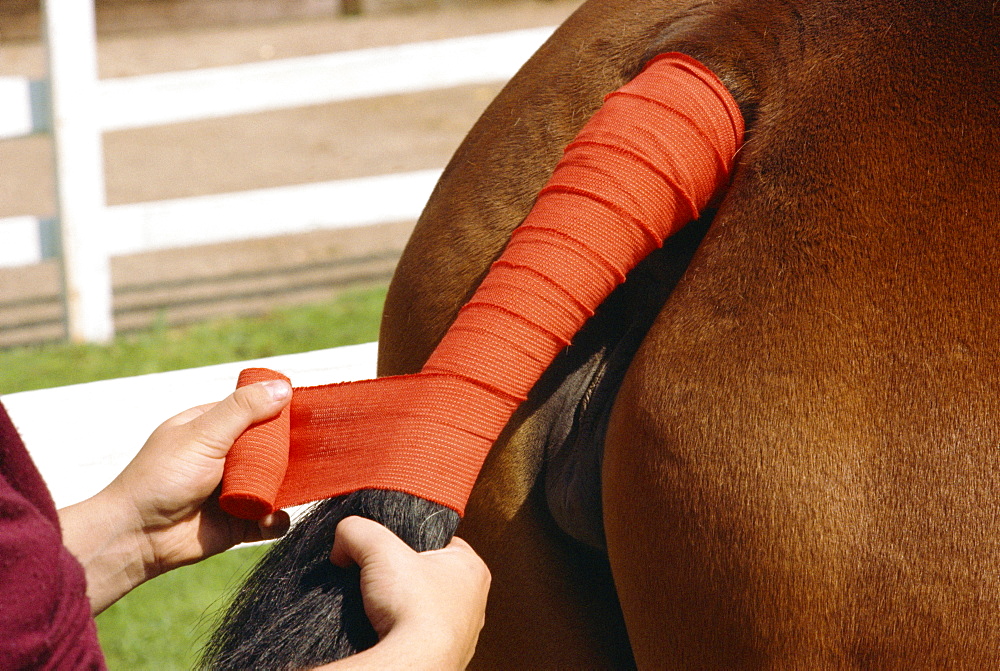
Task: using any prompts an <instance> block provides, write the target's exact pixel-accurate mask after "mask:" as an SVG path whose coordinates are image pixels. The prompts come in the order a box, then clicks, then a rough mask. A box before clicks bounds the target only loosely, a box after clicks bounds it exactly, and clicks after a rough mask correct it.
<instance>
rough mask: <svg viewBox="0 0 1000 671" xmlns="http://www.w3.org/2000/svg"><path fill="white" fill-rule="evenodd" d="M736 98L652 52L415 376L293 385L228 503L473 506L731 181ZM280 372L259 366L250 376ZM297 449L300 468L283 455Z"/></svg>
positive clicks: (233, 455)
mask: <svg viewBox="0 0 1000 671" xmlns="http://www.w3.org/2000/svg"><path fill="white" fill-rule="evenodd" d="M742 135H743V120H742V117H741V115H740V112H739V108H738V107H737V105H736V103H735V102H734V101H733V99H732V97H731V96H730V95H729V92H728V91H727V90H726V88H725V87H724V86H723V85H722V83H721V82H720V81H719V80H718V79H717V78H716V77H715V75H714V74H712V72H711V71H709V70H708V69H707V68H705V67H704V66H703V65H701V64H700V63H698V62H697V61H695V60H693V59H691V58H689V57H687V56H684V55H682V54H664V55H662V56H659V57H658V58H656V59H654V60H653V61H651V62H650V63H649V65H647V67H646V69H645V70H643V72H642V73H641V74H640V75H639V76H638V77H636V78H635V79H634V80H632V81H631V82H629V83H628V84H626V85H625V86H623V87H622V88H620V89H618V90H617V91H615V92H613V93H611V94H610V95H609V96H608V97H607V98H606V99H605V103H604V105H603V106H602V107H601V109H600V110H598V112H597V114H595V115H594V117H593V118H592V119H591V120H590V121H589V122H588V123H587V124H586V125H585V126H584V128H583V130H581V131H580V134H579V135H577V137H576V139H574V140H573V142H572V143H571V144H570V145H569V147H567V149H566V153H565V155H564V157H563V158H562V160H561V161H560V162H559V164H558V165H557V166H556V169H555V172H554V173H553V175H552V178H551V179H550V180H549V182H548V184H546V186H545V187H544V188H543V189H542V191H541V193H540V194H539V197H538V200H537V201H536V203H535V206H534V208H533V209H532V210H531V212H530V213H529V214H528V216H527V218H526V219H525V220H524V222H523V223H522V224H521V226H520V227H518V228H517V229H516V230H515V231H514V233H513V234H512V235H511V239H510V242H509V243H508V245H507V247H506V249H505V250H504V252H503V254H502V255H501V256H500V258H499V259H498V260H497V261H496V262H495V263H494V264H493V266H492V268H490V271H489V273H488V274H487V275H486V278H485V279H484V280H483V282H482V284H481V285H480V287H479V289H478V290H477V291H476V293H475V294H474V295H473V296H472V299H471V300H470V301H469V302H468V303H467V304H466V305H465V306H464V307H463V308H462V309H461V311H460V312H459V314H458V317H457V318H456V320H455V323H454V324H453V325H452V326H451V328H450V329H449V330H448V332H447V333H446V334H445V336H444V338H443V339H442V341H441V343H440V344H439V345H438V347H437V348H436V349H435V350H434V352H433V353H432V354H431V357H430V359H429V360H428V361H427V364H426V365H425V366H424V368H423V370H422V371H421V372H420V373H418V374H416V375H404V376H397V377H385V378H379V379H377V380H365V381H362V382H348V383H344V384H334V385H326V386H321V387H303V388H298V389H295V391H294V394H293V396H292V402H291V407H290V411H288V412H287V414H286V415H284V416H281V417H278V418H276V419H275V420H272V421H270V422H265V423H263V424H260V425H257V426H254V427H251V428H250V429H248V430H247V431H246V432H245V433H244V434H243V436H241V437H240V439H239V440H238V441H237V442H236V444H235V445H234V446H233V449H232V450H231V451H230V453H229V457H228V459H227V461H226V472H225V476H224V478H223V490H222V491H223V493H222V495H221V498H220V501H221V504H222V507H223V508H224V509H225V510H227V511H228V512H230V513H232V514H234V515H237V516H239V517H244V518H248V519H257V518H260V517H262V516H263V515H264V514H266V513H269V512H272V511H273V510H275V509H278V508H283V507H287V506H292V505H297V504H301V503H306V502H309V501H314V500H317V499H321V498H327V497H330V496H337V495H340V494H346V493H349V492H352V491H356V490H359V489H391V490H398V491H404V492H408V493H410V494H414V495H416V496H420V497H422V498H425V499H429V500H431V501H435V502H437V503H440V504H443V505H445V506H448V507H449V508H452V509H454V510H456V511H457V512H458V513H459V514H462V513H463V512H464V508H465V503H466V501H467V500H468V498H469V493H470V492H471V490H472V486H473V484H474V483H475V481H476V477H477V476H478V474H479V469H480V468H481V466H482V463H483V460H484V459H485V458H486V455H487V453H488V452H489V450H490V448H491V447H492V445H493V442H494V441H495V440H496V438H497V436H498V435H499V434H500V432H501V431H502V430H503V428H504V426H505V425H506V424H507V421H508V420H509V419H510V416H511V415H512V414H513V413H514V411H515V410H516V409H517V407H518V405H519V404H520V403H521V402H522V401H523V400H524V399H525V398H526V397H527V394H528V392H529V391H530V390H531V388H532V386H534V384H535V382H536V381H537V380H538V378H539V377H541V375H542V373H544V372H545V369H546V368H548V366H549V364H551V362H552V360H553V359H554V358H555V357H556V355H557V354H558V353H559V352H560V351H561V350H562V349H563V348H564V347H565V346H566V345H567V344H568V343H569V342H570V340H571V339H572V338H573V336H574V335H575V334H576V332H577V331H578V330H579V329H580V327H581V326H583V324H584V322H586V320H587V319H588V318H589V317H590V316H591V315H592V314H593V312H594V310H595V309H596V308H597V306H598V305H600V304H601V302H602V301H603V300H604V299H605V298H606V297H607V296H608V294H610V293H611V291H612V290H613V289H614V288H615V287H616V286H618V285H619V284H620V283H621V282H622V281H624V279H625V275H626V274H627V273H628V272H629V271H630V270H631V269H632V268H633V267H635V265H636V264H637V263H639V261H641V260H642V259H643V258H645V257H646V256H647V255H648V254H649V253H650V252H652V251H653V250H654V249H656V248H657V247H659V246H660V245H662V244H663V241H664V240H665V239H666V238H667V237H668V236H669V235H671V234H672V233H674V232H676V231H677V230H678V229H680V228H681V227H682V226H684V225H685V224H686V223H687V222H689V221H691V220H693V219H696V218H697V216H698V213H699V211H700V210H701V209H702V208H703V207H705V205H707V204H708V202H709V201H710V200H711V199H712V197H713V196H714V195H715V194H716V192H717V191H719V190H720V188H722V187H724V185H726V184H727V183H728V180H729V172H730V169H731V167H732V164H733V157H734V155H735V153H736V150H737V149H738V148H739V146H740V142H741V141H742ZM266 376H271V377H280V374H278V373H274V372H273V371H266V370H264V369H250V370H248V371H244V374H243V375H241V376H240V384H241V385H242V384H249V383H251V382H255V381H258V380H261V379H265V377H266ZM285 455H287V463H285Z"/></svg>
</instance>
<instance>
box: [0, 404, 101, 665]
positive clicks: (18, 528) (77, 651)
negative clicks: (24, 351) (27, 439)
mask: <svg viewBox="0 0 1000 671" xmlns="http://www.w3.org/2000/svg"><path fill="white" fill-rule="evenodd" d="M104 668H106V667H105V664H104V657H103V655H102V654H101V648H100V645H99V644H98V641H97V629H96V626H95V625H94V619H93V618H92V617H91V615H90V603H89V602H88V601H87V583H86V579H85V576H84V572H83V567H82V566H80V564H79V562H77V561H76V559H75V558H74V557H73V555H72V554H70V552H69V550H67V549H66V547H65V546H63V544H62V532H61V531H60V529H59V518H58V516H57V515H56V508H55V504H54V503H53V502H52V496H51V495H50V494H49V491H48V489H47V488H46V486H45V483H44V482H43V481H42V477H41V475H40V474H39V473H38V469H36V468H35V465H34V463H33V462H32V461H31V457H30V456H28V452H27V450H25V448H24V444H23V443H22V442H21V438H20V436H19V435H18V434H17V431H16V430H15V428H14V425H13V424H12V423H11V421H10V418H9V417H8V416H7V412H6V410H4V408H3V405H2V404H0V669H5V670H7V669H74V670H76V669H104Z"/></svg>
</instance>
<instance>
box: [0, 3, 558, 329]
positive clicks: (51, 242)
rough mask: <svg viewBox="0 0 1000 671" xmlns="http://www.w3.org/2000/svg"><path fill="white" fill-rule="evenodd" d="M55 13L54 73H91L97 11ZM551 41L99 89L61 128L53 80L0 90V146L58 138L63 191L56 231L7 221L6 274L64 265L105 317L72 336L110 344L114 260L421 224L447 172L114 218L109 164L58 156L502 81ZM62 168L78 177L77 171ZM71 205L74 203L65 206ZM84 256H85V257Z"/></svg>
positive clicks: (6, 82) (118, 82)
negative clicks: (140, 131)
mask: <svg viewBox="0 0 1000 671" xmlns="http://www.w3.org/2000/svg"><path fill="white" fill-rule="evenodd" d="M45 4H46V11H47V15H48V20H49V31H48V32H49V35H50V40H60V42H59V43H58V44H50V45H49V52H50V60H51V62H52V65H53V71H52V74H53V75H55V74H56V70H55V67H56V64H57V63H58V62H62V61H65V60H66V59H67V58H68V59H70V60H72V58H73V56H72V54H74V53H75V54H78V56H79V60H80V61H81V62H82V61H87V60H93V59H94V58H95V56H94V53H95V49H96V42H95V38H94V35H93V25H92V16H91V20H90V23H89V24H88V22H87V21H85V20H81V19H80V18H79V17H78V16H73V15H74V14H79V13H80V8H81V7H87V8H89V11H90V12H91V14H92V10H93V7H92V5H91V4H90V3H89V2H86V1H84V2H80V0H46V3H45ZM67 7H70V9H67ZM67 19H68V21H67ZM552 31H553V28H551V27H546V28H535V29H528V30H518V31H511V32H506V33H495V34H489V35H476V36H471V37H461V38H454V39H447V40H436V41H432V42H423V43H411V44H404V45H399V46H393V47H380V48H374V49H363V50H357V51H351V52H340V53H333V54H324V55H319V56H310V57H303V58H292V59H285V60H280V61H269V62H264V63H252V64H245V65H236V66H229V67H221V68H208V69H203V70H192V71H184V72H171V73H163V74H156V75H145V76H139V77H122V78H114V79H106V80H100V81H97V82H96V86H95V93H94V94H93V97H94V101H93V102H94V105H93V110H92V114H90V115H84V116H82V117H81V116H70V115H71V113H72V112H71V110H68V111H67V112H66V113H65V114H64V118H62V119H59V118H57V122H56V123H55V127H54V128H53V121H52V119H53V111H52V110H53V107H52V103H53V102H55V103H56V105H57V106H56V109H57V110H58V104H59V100H60V96H61V95H62V96H64V97H65V92H63V91H61V90H60V89H58V88H57V86H58V85H60V82H59V80H58V79H57V78H55V77H52V78H50V81H49V82H37V81H29V80H27V79H25V78H18V77H0V139H4V138H15V137H21V136H24V135H29V134H32V133H38V132H53V136H54V139H55V141H56V143H57V149H56V156H57V161H56V162H57V171H59V175H58V178H57V190H59V192H60V195H59V196H58V197H57V201H58V202H59V203H60V212H59V213H58V215H57V219H56V221H55V222H53V221H51V220H45V219H42V218H38V217H11V218H6V219H0V267H2V266H8V267H9V266H17V265H26V264H32V263H37V262H38V261H40V260H42V259H44V258H50V257H52V256H54V255H57V254H60V255H61V258H62V259H63V260H64V273H65V275H66V277H67V284H68V286H69V287H70V289H71V290H70V291H69V292H68V293H69V294H71V296H69V297H68V302H69V298H77V299H80V298H82V299H84V300H83V304H84V305H91V306H96V310H97V311H98V312H100V313H101V314H98V315H94V314H84V315H81V314H79V312H80V310H79V309H72V308H71V307H69V306H68V314H69V316H70V318H71V319H72V320H73V321H77V322H79V323H78V324H74V323H70V324H69V333H70V335H71V337H73V338H74V339H77V340H104V339H107V338H108V337H110V334H111V333H112V332H113V327H112V325H111V315H110V295H111V288H110V277H109V273H107V272H105V271H106V269H107V260H108V258H109V257H110V256H113V255H117V254H126V253H134V252H142V251H152V250H157V249H165V248H170V247H184V246H190V245H195V244H203V243H212V242H224V241H234V240H240V239H245V238H250V237H261V236H269V235H281V234H286V233H294V232H303V231H308V230H317V229H331V228H346V227H353V226H363V225H367V224H375V223H382V222H389V221H400V220H405V219H412V218H415V217H416V216H418V215H419V212H420V210H421V209H422V208H423V205H424V203H425V202H426V200H427V197H428V196H429V195H430V192H431V190H432V188H433V185H434V183H435V182H436V180H437V177H438V175H439V174H440V173H439V171H433V170H431V171H419V172H413V173H404V174H396V175H383V176H378V177H372V178H365V179H355V180H341V181H335V182H326V183H321V184H308V185H295V186H288V187H280V188H274V189H263V190H257V191H246V192H239V193H232V194H222V195H217V196H202V197H197V198H186V199H177V200H170V201H160V202H151V203H137V204H130V205H119V206H114V207H106V208H105V207H103V203H104V193H103V180H98V179H97V178H96V177H95V176H98V177H99V176H101V175H103V163H102V158H101V157H100V155H99V152H98V155H97V156H96V157H95V156H93V154H94V152H93V151H92V149H93V148H92V147H88V146H87V145H86V143H82V144H81V143H77V142H75V141H73V140H72V137H70V140H69V141H67V142H64V143H62V144H63V145H64V146H58V145H59V144H60V142H61V139H60V138H61V134H62V135H63V136H65V133H64V132H63V131H64V129H63V126H65V125H68V126H69V127H70V128H71V130H73V131H74V133H75V135H76V136H79V135H80V134H82V135H83V136H86V134H87V133H88V132H90V133H92V134H95V135H97V134H99V133H101V132H107V131H111V130H120V129H125V128H136V127H144V126H151V125H159V124H168V123H178V122H183V121H191V120H195V119H205V118H212V117H222V116H230V115H236V114H245V113H252V112H261V111H266V110H275V109H284V108H292V107H300V106H304V105H313V104H321V103H330V102H338V101H344V100H351V99H357V98H365V97H378V96H385V95H392V94H398V93H407V92H413V91H423V90H434V89H443V88H447V87H453V86H459V85H465V84H474V83H488V82H496V81H504V80H506V79H508V78H510V77H511V76H512V75H513V74H514V73H515V72H516V71H517V70H518V69H519V68H520V66H521V65H522V64H523V63H524V62H525V61H526V60H527V59H528V58H529V57H530V56H531V54H532V53H533V52H534V51H535V50H537V49H538V47H539V46H540V45H541V44H542V43H543V42H544V41H545V40H546V39H547V38H548V37H549V35H551V33H552ZM56 52H58V54H59V56H58V58H57V57H56ZM50 84H51V86H50ZM67 119H68V121H67ZM88 128H89V130H88ZM79 147H82V148H79ZM81 163H82V164H83V166H85V167H81ZM59 165H64V166H74V165H75V166H77V167H76V169H74V170H69V171H67V170H64V169H62V168H59V167H58V166H59ZM98 182H99V183H98ZM94 191H100V193H93V192H94ZM66 193H68V194H70V197H69V199H68V200H67V198H66V196H65V194H66ZM95 200H99V204H100V205H101V206H100V207H99V208H98V209H99V213H98V214H97V215H94V214H93V213H92V212H93V210H94V202H95ZM77 201H83V202H84V203H85V206H84V207H83V218H84V219H85V220H86V222H85V223H86V225H85V226H83V225H82V224H80V223H76V224H73V228H72V229H67V228H66V226H65V224H69V223H72V222H74V221H77V222H79V220H80V218H81V217H79V216H77V215H76V214H75V213H74V211H73V209H74V208H75V205H73V203H74V202H77ZM334 204H335V205H334ZM61 224H62V225H61ZM95 243H97V246H98V248H97V249H96V250H95V249H94V244H95ZM88 246H89V248H90V249H89V251H87V250H86V249H85V248H86V247H88ZM67 247H73V248H72V249H68V248H67ZM78 248H79V249H83V251H84V252H85V256H84V259H85V262H86V263H85V265H86V266H87V267H89V268H90V270H83V271H81V274H80V276H79V277H77V274H78V273H77V272H76V270H75V268H74V267H73V265H72V263H70V264H65V262H66V261H67V260H71V259H73V258H74V253H75V252H77V251H78ZM95 268H96V269H97V270H96V271H95V270H94V269H95ZM102 269H103V270H102ZM87 297H90V299H89V300H88V299H87ZM84 312H88V310H86V309H84ZM91 312H92V310H91ZM85 324H89V326H86V325H85Z"/></svg>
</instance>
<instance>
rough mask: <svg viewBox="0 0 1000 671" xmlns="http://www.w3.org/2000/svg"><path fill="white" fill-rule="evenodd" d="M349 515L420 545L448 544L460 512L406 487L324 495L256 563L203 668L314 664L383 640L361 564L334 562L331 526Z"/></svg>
mask: <svg viewBox="0 0 1000 671" xmlns="http://www.w3.org/2000/svg"><path fill="white" fill-rule="evenodd" d="M350 515H360V516H362V517H367V518H369V519H372V520H375V521H376V522H379V523H381V524H383V525H385V526H386V527H388V528H389V529H390V530H392V531H393V532H394V533H395V534H396V535H397V536H399V537H400V538H402V539H403V540H404V541H406V543H407V544H408V545H409V546H410V547H412V548H413V549H415V550H417V551H419V552H423V551H425V550H436V549H439V548H442V547H444V546H445V545H447V544H448V542H449V541H450V540H451V537H452V535H453V534H454V533H455V529H456V528H457V527H458V522H459V519H460V518H459V516H458V514H457V513H456V512H455V511H453V510H451V509H450V508H446V507H444V506H441V505H439V504H436V503H431V502H430V501H426V500H424V499H421V498H417V497H415V496H412V495H410V494H404V493H402V492H393V491H385V490H373V489H366V490H362V491H359V492H355V493H353V494H348V495H346V496H340V497H336V498H333V499H328V500H326V501H323V502H322V503H320V504H318V505H317V506H316V507H315V508H314V509H313V510H311V511H310V512H309V513H308V514H307V515H306V516H304V517H303V519H302V520H300V521H299V522H298V523H296V524H295V526H294V527H293V528H292V529H291V531H289V533H288V534H287V535H286V536H285V537H284V538H282V539H281V540H280V541H278V542H277V543H275V545H274V546H273V547H272V548H271V550H270V551H269V552H268V553H267V554H266V555H265V556H264V558H263V559H261V561H260V563H259V564H258V565H257V566H256V567H255V568H254V570H253V572H252V573H251V574H250V576H249V577H248V578H247V580H246V582H245V583H244V584H243V586H242V588H241V589H240V590H239V592H238V593H237V594H236V595H235V597H234V599H233V602H232V604H231V605H230V607H229V608H228V610H227V611H226V612H225V613H224V614H223V615H222V617H221V619H220V621H219V624H218V627H217V628H216V630H215V632H214V633H213V635H212V637H211V638H210V640H209V641H208V644H207V645H206V647H205V650H204V651H203V653H202V659H201V664H200V665H201V667H202V668H208V669H301V668H311V667H313V666H318V665H320V664H326V663H329V662H332V661H335V660H338V659H342V658H344V657H347V656H349V655H352V654H354V653H356V652H359V651H361V650H365V649H367V648H369V647H371V646H373V645H374V644H375V643H376V642H378V637H377V636H376V634H375V631H374V630H373V629H372V626H371V624H370V623H369V622H368V618H367V617H366V616H365V611H364V605H363V603H362V601H361V591H360V586H359V581H358V570H357V568H356V567H354V568H349V569H342V568H339V567H337V566H334V565H333V564H332V563H331V562H330V549H331V548H332V547H333V536H334V530H335V529H336V527H337V524H338V523H339V522H340V520H342V519H344V518H345V517H348V516H350Z"/></svg>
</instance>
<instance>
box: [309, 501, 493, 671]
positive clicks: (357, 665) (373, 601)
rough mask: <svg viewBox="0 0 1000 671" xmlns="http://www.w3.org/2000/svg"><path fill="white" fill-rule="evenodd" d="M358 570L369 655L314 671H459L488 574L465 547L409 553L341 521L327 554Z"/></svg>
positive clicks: (357, 523)
mask: <svg viewBox="0 0 1000 671" xmlns="http://www.w3.org/2000/svg"><path fill="white" fill-rule="evenodd" d="M330 558H331V560H332V561H333V563H335V564H337V565H338V566H350V565H351V564H355V563H356V564H358V565H359V566H360V568H361V594H362V597H363V599H364V604H365V613H366V614H367V615H368V619H369V620H370V621H371V623H372V626H373V627H374V628H375V631H376V633H378V636H379V642H378V643H377V644H376V645H375V646H374V647H372V648H370V649H368V650H365V651H364V652H361V653H358V654H357V655H354V656H352V657H348V658H347V659H343V660H341V661H339V662H334V663H333V664H328V665H326V666H323V667H320V669H323V670H326V669H329V671H346V670H348V669H390V668H407V669H435V670H438V669H464V668H465V666H466V665H467V664H468V663H469V661H470V660H471V659H472V655H473V653H474V652H475V649H476V641H477V640H478V638H479V631H480V630H481V629H482V627H483V623H484V621H485V609H486V596H487V593H488V591H489V586H490V572H489V569H487V567H486V564H485V563H483V560H482V559H480V558H479V556H478V555H476V553H475V551H473V549H472V548H471V547H469V545H468V543H466V542H465V541H463V540H461V539H459V538H453V539H452V541H451V542H450V543H449V544H448V545H447V547H445V548H443V549H441V550H433V551H430V552H422V553H417V552H415V551H413V550H412V549H411V548H410V547H409V546H407V545H406V544H405V543H404V542H403V541H401V540H400V539H399V538H398V537H397V536H396V535H395V534H393V533H392V532H391V531H389V530H388V529H386V528H385V527H384V526H382V525H381V524H378V523H377V522H373V521H371V520H367V519H364V518H361V517H348V518H346V519H344V520H343V521H341V522H340V524H339V525H338V526H337V531H336V536H335V539H334V544H333V550H332V552H331V554H330Z"/></svg>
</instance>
